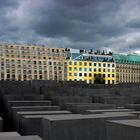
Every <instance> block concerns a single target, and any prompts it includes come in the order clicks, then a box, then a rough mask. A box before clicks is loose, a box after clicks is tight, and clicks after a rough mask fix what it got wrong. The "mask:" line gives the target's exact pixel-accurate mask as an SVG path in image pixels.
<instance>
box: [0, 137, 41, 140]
mask: <svg viewBox="0 0 140 140" xmlns="http://www.w3.org/2000/svg"><path fill="white" fill-rule="evenodd" d="M0 140H42V139H41V138H40V137H39V136H21V137H19V136H13V137H1V138H0Z"/></svg>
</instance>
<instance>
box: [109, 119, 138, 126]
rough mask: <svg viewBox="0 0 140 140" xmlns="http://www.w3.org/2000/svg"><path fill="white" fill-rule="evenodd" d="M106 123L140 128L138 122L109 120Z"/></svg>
mask: <svg viewBox="0 0 140 140" xmlns="http://www.w3.org/2000/svg"><path fill="white" fill-rule="evenodd" d="M108 122H111V123H116V124H121V125H122V124H123V125H126V126H132V127H137V128H140V120H138V119H137V120H113V121H112V120H111V121H110V120H109V121H108Z"/></svg>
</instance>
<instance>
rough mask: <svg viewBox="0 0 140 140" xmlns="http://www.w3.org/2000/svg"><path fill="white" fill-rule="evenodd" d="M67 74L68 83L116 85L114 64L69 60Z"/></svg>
mask: <svg viewBox="0 0 140 140" xmlns="http://www.w3.org/2000/svg"><path fill="white" fill-rule="evenodd" d="M67 72H68V73H67V79H68V81H86V83H92V84H99V83H100V84H116V64H115V63H114V62H98V61H84V60H71V61H70V60H69V61H68V64H67Z"/></svg>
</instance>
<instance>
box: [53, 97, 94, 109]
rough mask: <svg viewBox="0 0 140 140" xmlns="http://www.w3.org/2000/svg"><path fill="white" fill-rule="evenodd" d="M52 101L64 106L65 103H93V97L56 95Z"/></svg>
mask: <svg viewBox="0 0 140 140" xmlns="http://www.w3.org/2000/svg"><path fill="white" fill-rule="evenodd" d="M52 102H53V104H56V105H59V106H61V107H62V108H63V107H64V104H65V103H92V98H91V97H88V96H56V97H55V98H53V100H52Z"/></svg>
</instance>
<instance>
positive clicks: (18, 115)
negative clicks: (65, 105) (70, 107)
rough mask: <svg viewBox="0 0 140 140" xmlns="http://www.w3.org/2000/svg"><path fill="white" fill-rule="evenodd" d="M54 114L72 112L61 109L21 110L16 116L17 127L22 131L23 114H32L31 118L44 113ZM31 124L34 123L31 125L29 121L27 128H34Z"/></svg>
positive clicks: (15, 124) (15, 123)
mask: <svg viewBox="0 0 140 140" xmlns="http://www.w3.org/2000/svg"><path fill="white" fill-rule="evenodd" d="M54 114H56V115H59V114H71V112H70V111H67V110H60V111H21V112H17V113H16V116H15V118H14V126H15V129H16V130H17V131H18V132H20V131H21V129H22V121H21V118H22V116H31V118H32V116H33V117H34V116H36V118H37V116H38V117H39V118H40V116H41V115H42V117H43V115H54ZM39 115H40V116H39ZM29 118H30V117H29ZM31 126H32V125H30V123H29V126H25V129H26V127H27V128H28V129H29V130H30V129H31V130H32V127H31ZM29 133H30V131H29ZM30 134H31V133H30Z"/></svg>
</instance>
